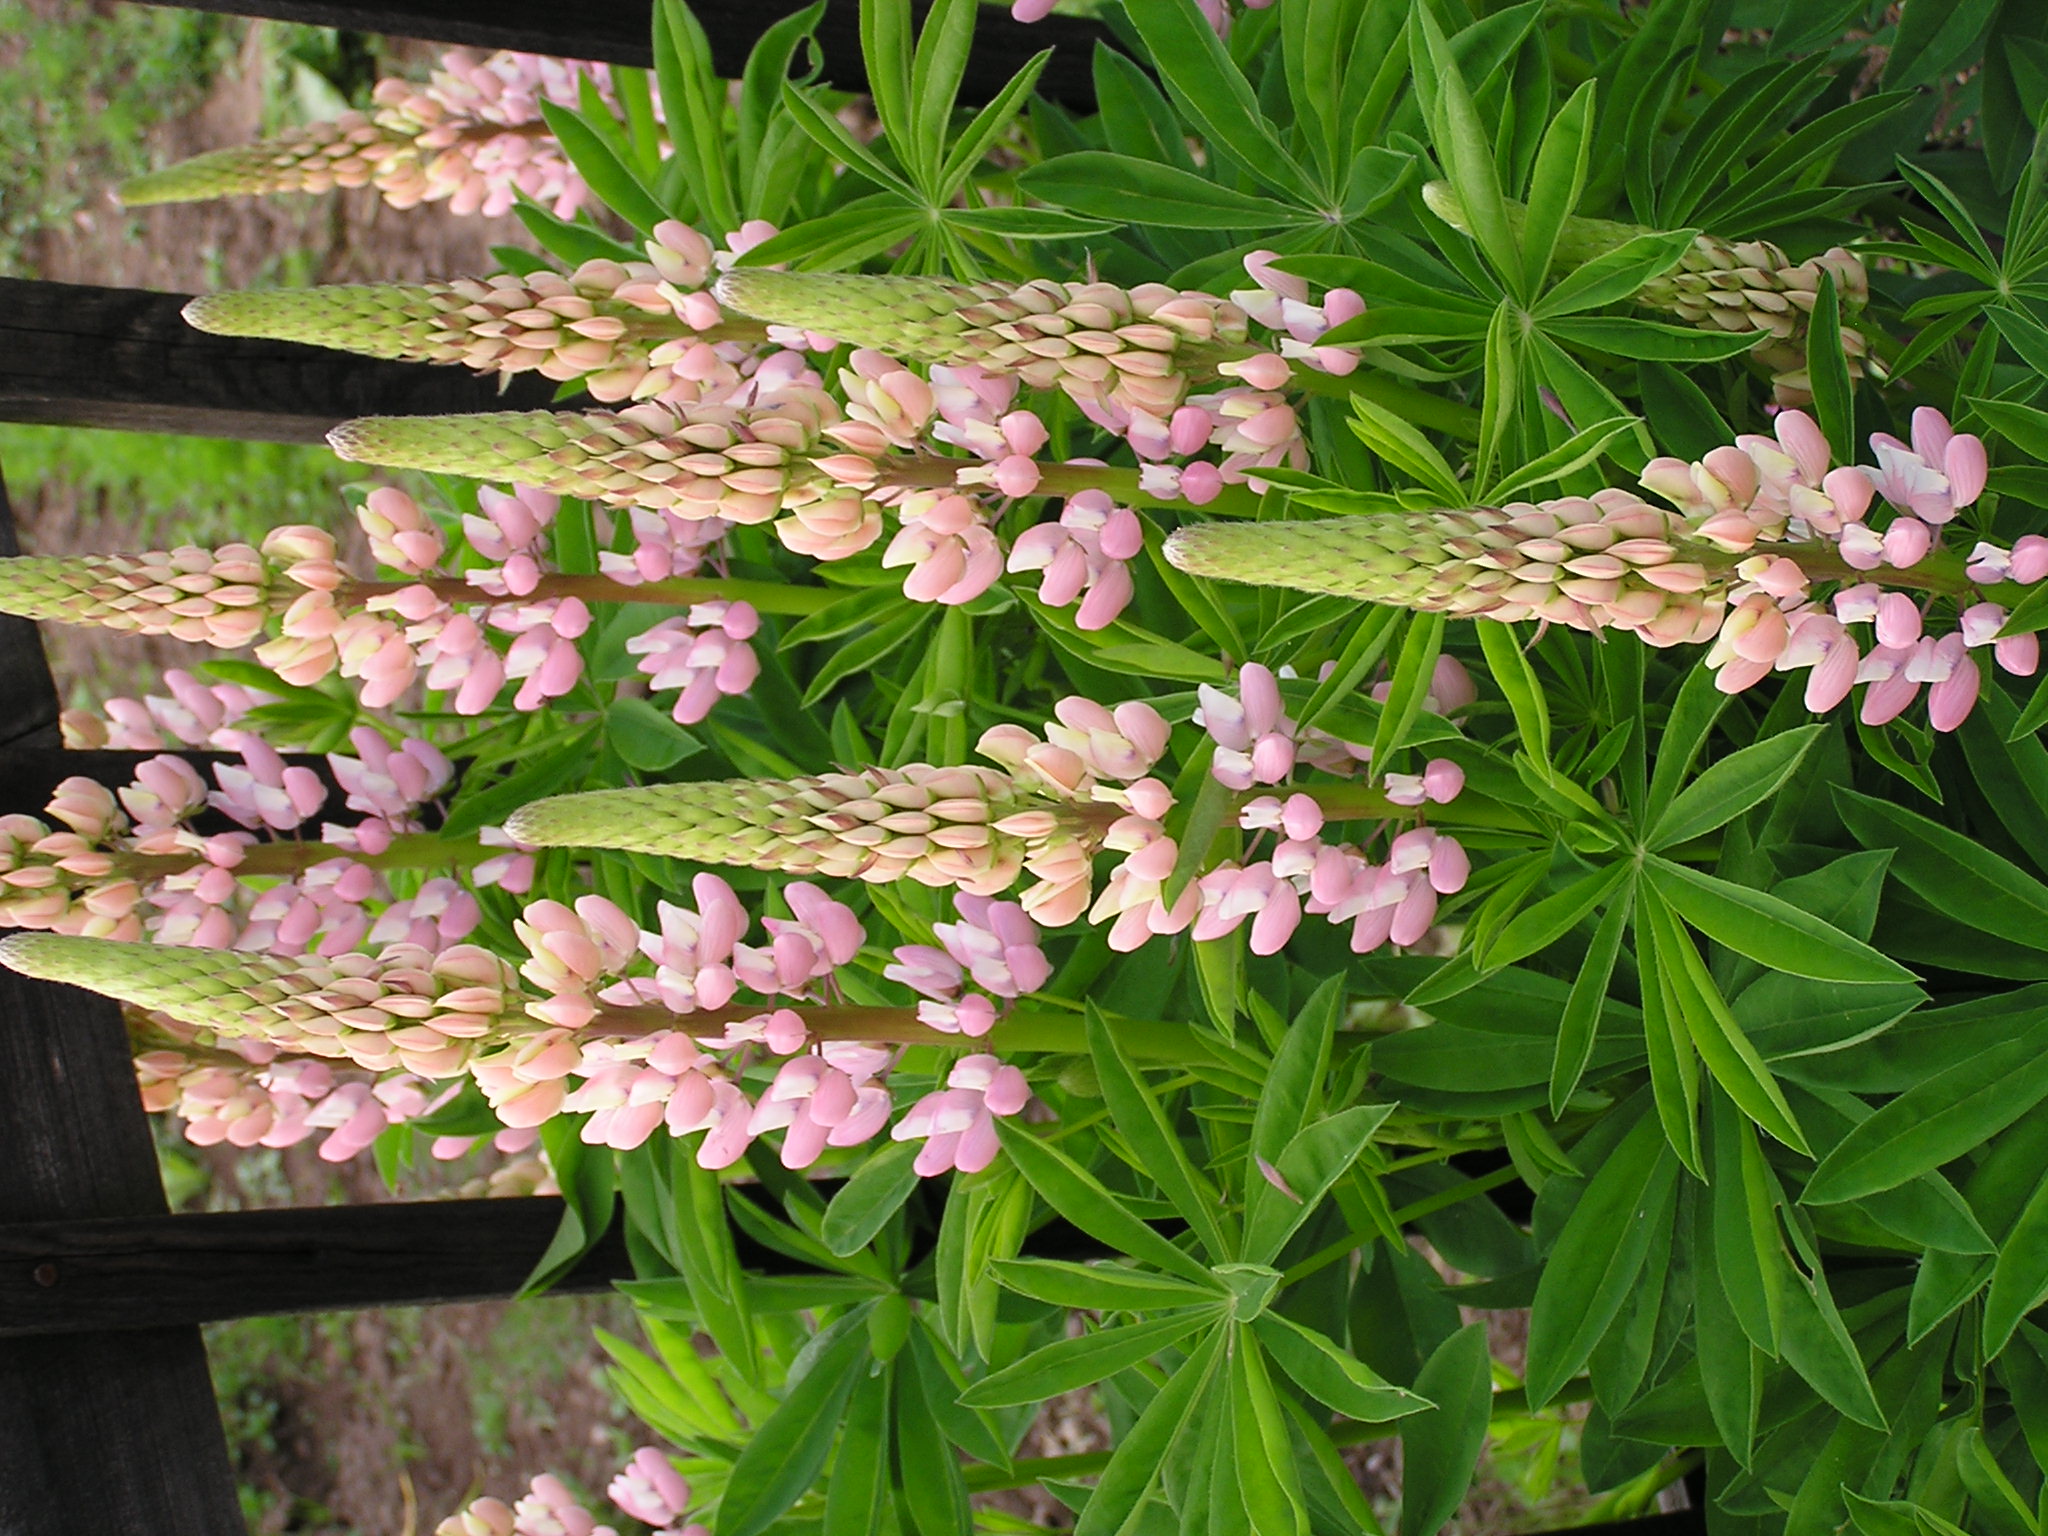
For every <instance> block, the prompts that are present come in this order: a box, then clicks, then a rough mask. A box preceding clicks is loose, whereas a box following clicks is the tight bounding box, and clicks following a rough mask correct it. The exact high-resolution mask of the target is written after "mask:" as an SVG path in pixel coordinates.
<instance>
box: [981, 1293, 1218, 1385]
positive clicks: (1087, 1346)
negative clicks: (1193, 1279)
mask: <svg viewBox="0 0 2048 1536" xmlns="http://www.w3.org/2000/svg"><path fill="white" fill-rule="evenodd" d="M1227 1306H1228V1303H1227V1302H1225V1301H1223V1300H1222V1299H1220V1298H1219V1299H1217V1300H1216V1301H1214V1302H1212V1303H1211V1304H1210V1305H1209V1306H1207V1307H1201V1308H1195V1309H1192V1310H1189V1311H1185V1312H1170V1313H1168V1314H1167V1315H1166V1316H1164V1317H1155V1318H1149V1319H1147V1320H1146V1321H1144V1322H1141V1323H1124V1324H1122V1325H1121V1326H1119V1327H1116V1328H1105V1329H1103V1330H1101V1331H1100V1332H1097V1333H1088V1334H1083V1335H1082V1336H1081V1337H1080V1338H1078V1339H1059V1340H1056V1341H1054V1342H1053V1343H1051V1344H1048V1345H1046V1346H1045V1347H1044V1348H1043V1349H1038V1350H1034V1351H1032V1352H1031V1353H1030V1354H1028V1355H1026V1356H1025V1357H1024V1358H1023V1359H1022V1360H1019V1361H1018V1362H1017V1363H1016V1364H1015V1365H1009V1366H1005V1367H1004V1368H1003V1369H1002V1370H1000V1371H996V1372H994V1373H993V1374H991V1375H989V1376H985V1377H983V1378H982V1379H981V1380H980V1381H977V1382H976V1383H975V1384H974V1385H973V1386H971V1387H969V1388H968V1389H967V1390H966V1391H965V1392H963V1393H961V1394H960V1401H961V1402H962V1403H963V1404H965V1405H966V1406H967V1407H969V1408H1012V1407H1015V1406H1017V1405H1018V1404H1020V1403H1039V1402H1043V1401H1044V1400H1045V1399H1046V1398H1048V1397H1057V1396H1058V1395H1059V1394H1060V1393H1062V1392H1073V1391H1077V1390H1078V1389H1080V1388H1082V1387H1090V1386H1093V1385H1095V1383H1097V1382H1099V1381H1106V1380H1108V1379H1109V1378H1110V1377H1111V1376H1114V1375H1115V1374H1116V1373H1117V1372H1118V1371H1125V1370H1129V1369H1130V1368H1131V1367H1132V1366H1134V1365H1136V1364H1138V1363H1139V1362H1140V1361H1143V1360H1149V1359H1151V1358H1152V1357H1153V1356H1154V1355H1156V1354H1158V1353H1159V1352H1160V1351H1161V1350H1163V1349H1167V1348H1169V1347H1171V1346H1172V1345H1175V1344H1178V1343H1179V1342H1180V1341H1181V1340H1182V1339H1184V1338H1186V1337H1187V1336H1188V1335H1189V1334H1191V1333H1193V1332H1194V1331H1195V1330H1196V1329H1197V1328H1202V1327H1207V1326H1211V1325H1213V1324H1215V1323H1216V1322H1217V1321H1218V1319H1219V1318H1221V1317H1222V1315H1223V1311H1224V1309H1225V1308H1226V1307H1227Z"/></svg>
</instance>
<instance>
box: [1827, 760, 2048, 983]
mask: <svg viewBox="0 0 2048 1536" xmlns="http://www.w3.org/2000/svg"><path fill="white" fill-rule="evenodd" d="M1835 804H1836V806H1837V807H1838V808H1839V809H1840V811H1841V813H1842V820H1843V821H1844V822H1846V823H1847V824H1848V827H1849V831H1850V832H1851V834H1852V835H1854V836H1855V837H1856V838H1857V839H1858V840H1859V841H1861V842H1863V843H1864V844H1866V845H1867V846H1870V847H1874V848H1887V847H1888V848H1895V849H1897V850H1898V853H1897V856H1896V857H1895V858H1894V859H1893V861H1892V874H1893V876H1894V877H1895V878H1896V879H1897V880H1898V881H1899V882H1900V883H1901V884H1903V885H1905V886H1906V888H1907V889H1908V890H1910V891H1912V892H1913V894H1914V895H1916V896H1919V897H1920V898H1921V899H1922V900H1924V901H1926V902H1928V903H1929V904H1930V905H1932V906H1933V907H1934V908H1935V909H1936V910H1937V911H1939V912H1943V913H1945V914H1947V915H1948V916H1950V917H1953V918H1955V919H1957V920H1958V921H1960V922H1963V923H1967V924H1969V925H1970V926H1971V927H1973V928H1977V929H1981V930H1982V931H1983V932H1985V933H1988V934H1992V935H1994V936H1996V937H1998V938H2001V939H2009V940H2011V941H2012V942H2013V943H2015V944H2023V945H2025V946H2027V947H2028V948H2030V949H2048V885H2043V884H2042V883H2041V882H2040V881H2039V880H2036V879H2035V878H2034V877H2033V876H2032V875H2029V874H2028V873H2027V872H2026V871H2025V870H2023V869H2021V868H2020V867H2019V866H2018V865H2016V864H2014V863H2013V862H2012V861H2011V860H2009V859H2005V858H2001V857H2000V856H1999V855H1997V854H1995V853H1993V852H1992V851H1991V850H1990V849H1988V848H1986V847H1984V846H1983V844H1981V843H1979V842H1976V841H1975V840H1973V839H1971V838H1967V837H1965V836H1963V835H1962V834H1961V833H1960V832H1952V831H1950V830H1949V829H1948V828H1947V827H1944V826H1942V825H1941V824H1940V823H1938V822H1934V821H1930V820H1928V819H1927V818H1926V817H1925V816H1920V815H1916V814H1915V813H1914V812H1912V811H1907V810H1902V809H1900V808H1899V807H1898V806H1895V805H1890V804H1887V803H1886V802H1885V801H1882V800H1876V799H1873V798H1871V797H1870V796H1868V795H1859V794H1857V793H1856V792H1855V791H1853V790H1849V789H1844V788H1842V787H1840V786H1839V785H1838V786H1836V788H1835Z"/></svg>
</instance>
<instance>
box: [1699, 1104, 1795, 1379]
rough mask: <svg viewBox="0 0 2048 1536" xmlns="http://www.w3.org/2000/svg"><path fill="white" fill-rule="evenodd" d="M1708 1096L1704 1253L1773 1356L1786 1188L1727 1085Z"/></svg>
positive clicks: (1783, 1272) (1755, 1340) (1780, 1305)
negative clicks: (1780, 1209) (1780, 1210)
mask: <svg viewBox="0 0 2048 1536" xmlns="http://www.w3.org/2000/svg"><path fill="white" fill-rule="evenodd" d="M1709 1099H1710V1103H1709V1106H1708V1114H1707V1132H1708V1139H1707V1148H1706V1150H1707V1172H1708V1175H1709V1182H1708V1185H1707V1191H1708V1202H1707V1208H1706V1210H1705V1211H1704V1212H1703V1213H1702V1216H1701V1222H1702V1232H1703V1236H1704V1237H1705V1239H1706V1240H1704V1241H1702V1242H1701V1244H1700V1253H1701V1255H1702V1256H1703V1258H1705V1259H1707V1260H1708V1262H1710V1263H1711V1265H1712V1267H1713V1269H1714V1272H1715V1274H1716V1276H1717V1278H1718V1280H1719V1282H1720V1286H1721V1291H1722V1294H1723V1295H1724V1296H1725V1297H1726V1298H1727V1301H1728V1306H1729V1309H1730V1311H1732V1312H1733V1313H1734V1315H1735V1318H1736V1320H1737V1321H1738V1322H1739V1323H1740V1324H1741V1326H1742V1331H1743V1332H1744V1333H1745V1334H1747V1335H1748V1337H1749V1340H1750V1342H1751V1343H1752V1344H1754V1345H1755V1346H1756V1347H1757V1348H1758V1349H1760V1350H1761V1351H1763V1353H1764V1354H1766V1355H1768V1356H1770V1357H1771V1358H1773V1359H1775V1358H1777V1355H1778V1350H1779V1344H1780V1334H1781V1331H1782V1329H1783V1323H1784V1313H1785V1298H1784V1291H1785V1287H1786V1285H1787V1283H1788V1280H1787V1276H1788V1274H1789V1272H1790V1265H1789V1264H1788V1263H1787V1261H1786V1258H1785V1242H1784V1239H1783V1238H1782V1237H1780V1236H1779V1232H1778V1216H1777V1208H1778V1205H1779V1204H1780V1203H1781V1202H1782V1200H1783V1198H1784V1192H1783V1190H1781V1189H1780V1188H1779V1186H1778V1181H1777V1175H1775V1174H1774V1173H1772V1172H1771V1169H1770V1165H1769V1164H1768V1163H1766V1162H1765V1161H1764V1154H1763V1148H1762V1147H1761V1146H1760V1145H1759V1144H1758V1142H1757V1139H1756V1129H1755V1127H1754V1126H1752V1125H1751V1124H1750V1123H1749V1122H1748V1121H1747V1120H1745V1119H1743V1118H1742V1115H1741V1113H1740V1111H1738V1110H1737V1109H1736V1107H1735V1103H1734V1101H1733V1100H1731V1099H1730V1098H1729V1097H1728V1096H1727V1095H1726V1094H1725V1093H1719V1092H1715V1093H1711V1094H1710V1095H1709Z"/></svg>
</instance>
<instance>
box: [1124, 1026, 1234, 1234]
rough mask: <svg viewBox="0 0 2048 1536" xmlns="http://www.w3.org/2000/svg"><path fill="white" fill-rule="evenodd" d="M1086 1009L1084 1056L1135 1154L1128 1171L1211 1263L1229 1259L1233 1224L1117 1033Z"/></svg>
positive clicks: (1220, 1198) (1211, 1185)
mask: <svg viewBox="0 0 2048 1536" xmlns="http://www.w3.org/2000/svg"><path fill="white" fill-rule="evenodd" d="M1087 1010H1088V1016H1087V1030H1088V1053H1089V1055H1090V1056H1091V1057H1092V1058H1093V1060H1094V1062H1095V1076H1096V1080H1097V1082H1099V1083H1100V1084H1101V1087H1102V1097H1103V1100H1104V1102H1105V1103H1107V1104H1108V1106H1109V1113H1110V1118H1111V1119H1112V1120H1114V1121H1115V1123H1116V1128H1117V1134H1118V1135H1120V1136H1121V1137H1122V1138H1123V1139H1124V1142H1125V1143H1126V1144H1127V1145H1128V1146H1129V1148H1130V1150H1131V1153H1132V1154H1133V1155H1132V1158H1131V1163H1132V1166H1134V1167H1135V1168H1137V1169H1138V1170H1139V1171H1140V1172H1141V1173H1143V1174H1145V1175H1146V1176H1147V1177H1149V1178H1150V1179H1151V1180H1152V1181H1153V1182H1154V1183H1156V1184H1157V1185H1158V1186H1159V1187H1160V1189H1161V1190H1162V1191H1164V1192H1165V1195H1166V1198H1167V1199H1168V1200H1171V1201H1172V1202H1173V1208H1174V1209H1175V1210H1177V1211H1179V1212H1180V1214H1181V1216H1182V1217H1183V1218H1184V1219H1185V1220H1186V1221H1187V1223H1188V1225H1189V1226H1191V1227H1193V1228H1194V1230H1195V1235H1196V1236H1197V1237H1199V1238H1200V1239H1201V1240H1202V1244H1203V1246H1204V1247H1206V1248H1207V1249H1208V1250H1209V1252H1210V1254H1211V1255H1212V1256H1213V1257H1214V1258H1216V1259H1219V1260H1220V1259H1223V1258H1225V1257H1228V1256H1229V1255H1230V1254H1231V1253H1232V1252H1233V1251H1234V1250H1235V1248H1236V1246H1237V1245H1236V1243H1235V1241H1234V1240H1233V1238H1234V1229H1235V1227H1236V1222H1235V1221H1234V1220H1230V1219H1229V1218H1227V1217H1226V1216H1225V1215H1224V1213H1223V1201H1222V1197H1221V1196H1220V1195H1218V1194H1217V1192H1216V1187H1215V1186H1214V1185H1213V1184H1211V1183H1210V1182H1209V1180H1208V1179H1207V1178H1206V1177H1204V1176H1203V1175H1202V1174H1201V1173H1200V1172H1199V1171H1198V1170H1197V1169H1196V1168H1195V1166H1194V1164H1193V1163H1191V1162H1190V1161H1189V1160H1188V1155H1187V1152H1186V1151H1185V1150H1184V1149H1183V1148H1182V1146H1181V1139H1180V1135H1179V1133H1178V1132H1176V1131H1175V1130H1174V1128H1173V1127H1172V1125H1170V1124H1169V1123H1168V1121H1167V1118H1166V1112H1165V1111H1164V1110H1163V1109H1162V1108H1161V1107H1160V1104H1159V1100H1158V1098H1157V1097H1156V1096H1154V1094H1153V1093H1152V1091H1151V1090H1150V1089H1149V1088H1147V1087H1146V1086H1145V1081H1144V1079H1143V1078H1141V1077H1140V1076H1139V1075H1138V1072H1137V1069H1136V1068H1135V1067H1133V1066H1132V1065H1131V1062H1130V1058H1129V1057H1128V1056H1126V1055H1125V1054H1124V1051H1123V1048H1122V1046H1120V1045H1119V1044H1118V1043H1117V1039H1116V1032H1115V1031H1114V1030H1112V1029H1110V1028H1109V1026H1108V1025H1107V1024H1105V1023H1104V1022H1103V1018H1102V1014H1101V1011H1100V1010H1099V1009H1097V1008H1096V1006H1095V1004H1094V1002H1093V1001H1092V1000H1091V1001H1090V1002H1089V1003H1088V1005H1087ZM1226 1223H1227V1224H1228V1225H1227V1228H1226Z"/></svg>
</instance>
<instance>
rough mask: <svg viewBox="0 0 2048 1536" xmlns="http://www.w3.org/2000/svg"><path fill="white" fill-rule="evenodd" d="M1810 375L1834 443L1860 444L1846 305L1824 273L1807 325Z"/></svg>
mask: <svg viewBox="0 0 2048 1536" xmlns="http://www.w3.org/2000/svg"><path fill="white" fill-rule="evenodd" d="M1806 372H1807V376H1808V378H1810V379H1811V380H1812V388H1813V411H1814V414H1815V415H1816V416H1818V417H1819V418H1820V429H1821V431H1822V432H1824V433H1826V434H1827V439H1828V441H1829V442H1831V443H1853V442H1855V441H1856V395H1855V391H1854V389H1853V388H1852V387H1851V385H1850V382H1849V358H1848V354H1847V353H1845V352H1844V351H1843V350H1842V303H1841V298H1840V296H1839V295H1838V294H1837V293H1836V291H1835V275H1834V274H1833V273H1832V272H1823V273H1822V274H1821V278H1820V290H1819V292H1818V294H1817V295H1816V296H1815V298H1814V301H1813V314H1812V316H1811V318H1810V319H1808V321H1807V326H1806Z"/></svg>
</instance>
